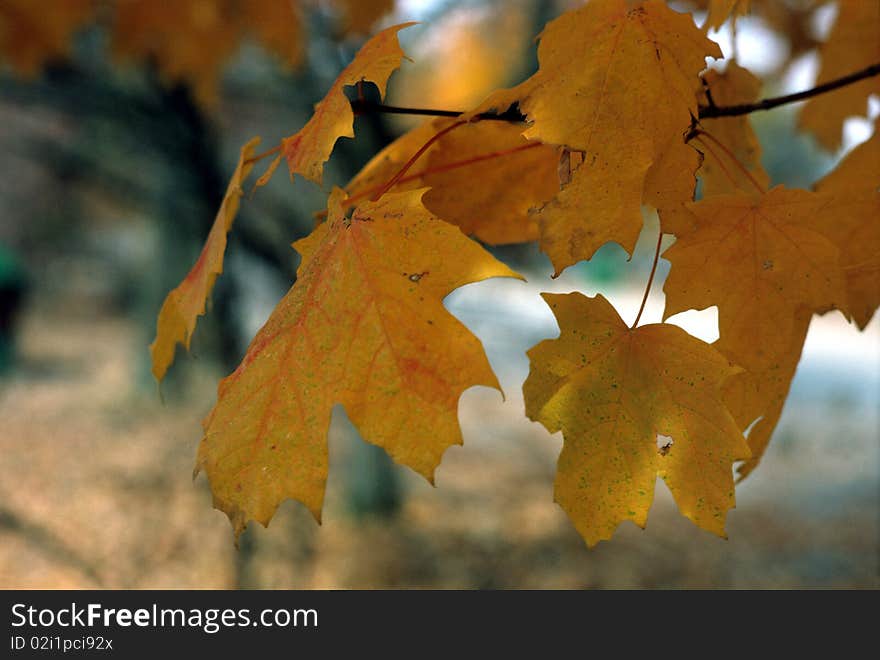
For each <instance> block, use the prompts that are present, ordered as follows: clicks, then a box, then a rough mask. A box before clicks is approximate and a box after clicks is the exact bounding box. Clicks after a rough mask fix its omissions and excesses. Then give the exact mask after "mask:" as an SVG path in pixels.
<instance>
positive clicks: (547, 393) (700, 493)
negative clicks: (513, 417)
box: [523, 293, 749, 546]
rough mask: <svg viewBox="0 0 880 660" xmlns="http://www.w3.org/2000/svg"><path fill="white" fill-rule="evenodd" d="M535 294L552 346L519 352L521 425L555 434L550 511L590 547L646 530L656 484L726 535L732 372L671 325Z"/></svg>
mask: <svg viewBox="0 0 880 660" xmlns="http://www.w3.org/2000/svg"><path fill="white" fill-rule="evenodd" d="M541 295H542V296H543V297H544V300H546V301H547V304H548V305H550V308H551V309H552V310H553V313H554V314H555V315H556V318H557V320H558V322H559V327H560V336H559V338H558V339H552V340H546V341H543V342H541V343H540V344H538V345H537V346H535V347H534V348H532V349H531V350H530V351H529V352H528V355H529V359H530V361H531V370H530V372H529V376H528V378H527V379H526V382H525V384H524V385H523V393H524V395H525V402H526V415H528V417H529V418H530V419H532V420H534V421H537V422H540V423H541V424H543V425H544V426H545V427H546V428H547V430H548V431H550V432H551V433H554V432H556V431H559V430H561V431H562V434H563V438H564V444H563V447H562V453H561V454H560V456H559V464H558V471H557V475H556V485H555V493H556V501H557V502H558V503H559V504H560V505H561V506H562V508H563V509H565V511H566V512H567V513H568V515H569V516H570V517H571V518H572V520H573V522H574V524H575V527H576V528H577V530H578V531H579V532H580V534H581V536H583V537H584V539H585V540H586V542H587V545H589V546H593V545H595V544H596V543H598V542H599V541H602V540H606V539H609V538H611V535H612V534H613V533H614V530H615V529H616V528H617V526H618V525H619V524H620V523H621V522H622V521H624V520H632V521H633V522H634V523H636V524H637V525H639V526H640V527H644V526H645V524H646V522H647V517H648V510H649V509H650V507H651V502H652V500H653V497H654V485H655V482H656V479H657V476H658V475H659V476H660V477H661V478H663V480H664V481H665V482H666V484H667V486H668V487H669V489H670V490H671V491H672V494H673V496H674V497H675V501H676V502H677V504H678V507H679V509H680V510H681V512H682V514H684V515H685V516H686V517H688V518H689V519H690V520H692V521H693V522H694V523H696V524H697V525H698V526H700V527H702V528H703V529H706V530H708V531H710V532H713V533H715V534H718V535H720V536H724V524H725V517H726V515H727V511H728V509H731V508H733V507H734V506H735V497H734V487H733V471H732V466H733V463H734V461H736V460H739V459H742V458H745V457H747V456H748V455H749V450H748V447H747V446H746V444H745V441H744V439H743V437H742V434H741V432H740V430H739V429H738V427H737V425H736V422H735V421H734V419H733V417H731V415H730V413H729V412H728V411H727V409H726V408H725V407H724V404H723V403H722V401H721V391H720V387H721V386H722V385H723V384H724V382H725V381H726V379H728V378H729V377H730V376H732V375H734V374H736V373H737V372H738V371H739V369H738V368H737V367H734V366H732V365H731V364H730V363H729V361H728V360H727V359H726V358H724V357H723V356H722V355H721V354H720V353H718V352H717V351H716V350H715V349H714V348H712V347H711V346H709V345H708V344H706V343H704V342H702V341H700V340H699V339H696V338H695V337H691V336H690V335H688V334H687V333H686V332H685V331H684V330H682V329H681V328H678V327H676V326H672V325H665V324H652V325H645V326H641V327H639V328H635V329H630V328H628V327H627V326H626V324H624V322H623V321H622V320H621V319H620V317H619V316H618V314H617V312H616V311H615V310H614V308H613V307H612V306H611V304H610V303H609V302H608V301H607V300H606V299H605V298H603V297H602V296H601V295H597V296H596V297H595V298H587V297H585V296H583V295H581V294H580V293H570V294H549V293H544V294H541ZM658 434H659V435H662V436H666V437H668V438H671V445H669V446H668V447H666V448H665V449H661V450H658V441H657V440H658Z"/></svg>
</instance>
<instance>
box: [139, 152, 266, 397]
mask: <svg viewBox="0 0 880 660" xmlns="http://www.w3.org/2000/svg"><path fill="white" fill-rule="evenodd" d="M259 142H260V138H253V139H252V140H251V141H250V142H248V143H247V144H246V145H244V146H243V147H242V148H241V153H240V155H239V157H238V164H237V165H236V166H235V172H234V173H233V174H232V178H231V179H230V180H229V186H228V187H227V188H226V194H225V195H224V196H223V203H222V204H220V210H219V211H218V212H217V217H216V218H215V219H214V225H213V227H211V233H210V234H208V238H207V240H206V241H205V245H204V247H203V248H202V252H201V254H200V255H199V258H198V260H197V261H196V263H195V265H194V266H193V267H192V269H191V270H190V271H189V273H188V274H187V276H186V277H185V278H184V280H183V282H181V283H180V284H179V285H178V286H177V288H176V289H174V290H173V291H171V293H169V294H168V296H167V297H166V298H165V302H164V303H162V309H161V310H160V311H159V319H158V321H157V323H156V339H155V340H154V341H153V343H152V344H150V355H151V356H152V360H153V376H155V378H156V380H157V381H160V382H161V380H162V379H163V378H164V377H165V373H166V372H167V371H168V367H170V366H171V364H172V363H173V362H174V350H175V347H176V346H177V344H183V345H184V346H185V347H186V348H187V350H189V345H190V341H191V340H192V336H193V333H194V332H195V329H196V321H197V320H198V317H199V316H202V315H203V314H204V313H205V303H206V301H207V300H208V297H209V296H210V295H211V290H212V289H213V288H214V281H215V280H216V279H217V276H218V275H220V273H222V272H223V255H224V253H225V252H226V235H227V234H228V233H229V230H230V229H232V223H233V222H234V220H235V215H236V214H237V213H238V206H239V200H240V199H241V196H242V194H243V191H242V184H243V183H244V180H245V179H246V178H247V177H248V174H250V172H251V169H253V163H249V162H247V161H248V159H249V158H250V157H251V156H252V155H253V153H254V149H255V148H256V146H257V144H259Z"/></svg>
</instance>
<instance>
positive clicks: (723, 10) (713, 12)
mask: <svg viewBox="0 0 880 660" xmlns="http://www.w3.org/2000/svg"><path fill="white" fill-rule="evenodd" d="M750 5H751V0H709V13H708V15H707V16H706V22H705V23H703V28H704V29H712V30H718V29H719V28H720V27H721V26H722V25H724V24H725V23H726V22H727V19H728V18H731V17H733V19H734V20H736V18H737V17H738V16H745V15H746V14H748V13H749V9H750Z"/></svg>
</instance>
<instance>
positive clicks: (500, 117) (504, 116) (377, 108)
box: [351, 99, 526, 123]
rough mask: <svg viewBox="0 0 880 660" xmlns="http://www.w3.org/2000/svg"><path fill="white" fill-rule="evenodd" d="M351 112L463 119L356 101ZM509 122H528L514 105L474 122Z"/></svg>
mask: <svg viewBox="0 0 880 660" xmlns="http://www.w3.org/2000/svg"><path fill="white" fill-rule="evenodd" d="M351 110H352V112H353V113H354V114H355V115H365V114H370V113H380V114H387V115H422V116H428V117H461V116H462V115H463V114H464V111H463V110H438V109H436V108H402V107H400V106H397V105H385V104H384V103H372V102H371V101H362V100H360V99H356V100H354V101H352V102H351ZM482 120H490V121H509V122H513V123H521V122H524V121H525V120H526V117H525V115H523V114H522V113H521V112H520V111H519V109H518V108H517V106H516V105H515V104H514V105H512V106H511V107H509V108H508V109H507V110H505V111H504V112H481V113H480V114H478V115H475V116H474V121H482Z"/></svg>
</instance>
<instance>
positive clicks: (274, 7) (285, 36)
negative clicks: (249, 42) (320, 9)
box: [241, 0, 306, 68]
mask: <svg viewBox="0 0 880 660" xmlns="http://www.w3.org/2000/svg"><path fill="white" fill-rule="evenodd" d="M241 16H242V23H243V26H244V29H245V30H246V32H247V33H248V34H250V35H252V36H253V37H254V38H255V39H256V40H257V42H258V43H260V44H261V45H262V46H263V47H264V48H265V49H266V50H268V51H269V52H271V53H274V54H275V55H277V56H278V58H279V59H280V60H281V61H282V62H283V63H284V64H286V65H287V66H288V67H289V68H294V67H297V66H298V65H299V64H301V63H302V60H303V58H304V57H305V51H306V43H305V36H306V35H305V29H304V26H303V17H302V8H301V7H300V4H299V3H297V2H278V1H277V0H257V1H256V2H255V1H254V0H251V1H250V2H248V3H247V5H246V6H245V9H244V11H243V12H242V15H241Z"/></svg>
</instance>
